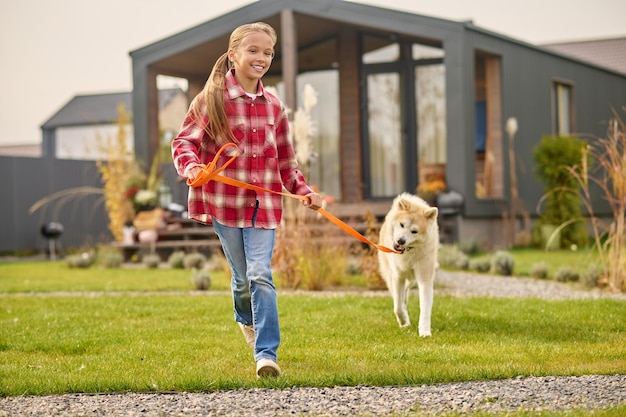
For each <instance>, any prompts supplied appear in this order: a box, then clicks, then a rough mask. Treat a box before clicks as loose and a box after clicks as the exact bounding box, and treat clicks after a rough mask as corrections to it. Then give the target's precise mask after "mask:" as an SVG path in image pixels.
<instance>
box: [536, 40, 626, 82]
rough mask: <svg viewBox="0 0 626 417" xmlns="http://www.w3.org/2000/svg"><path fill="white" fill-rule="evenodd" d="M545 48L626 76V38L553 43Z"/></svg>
mask: <svg viewBox="0 0 626 417" xmlns="http://www.w3.org/2000/svg"><path fill="white" fill-rule="evenodd" d="M543 46H544V47H545V48H548V49H550V50H552V51H555V52H557V53H560V54H563V55H568V56H571V57H573V58H576V59H579V60H581V61H586V62H589V63H593V64H596V65H601V66H603V67H605V68H609V69H612V70H614V71H617V72H619V73H622V74H626V37H624V38H609V39H590V40H583V41H576V42H561V43H551V44H547V45H543Z"/></svg>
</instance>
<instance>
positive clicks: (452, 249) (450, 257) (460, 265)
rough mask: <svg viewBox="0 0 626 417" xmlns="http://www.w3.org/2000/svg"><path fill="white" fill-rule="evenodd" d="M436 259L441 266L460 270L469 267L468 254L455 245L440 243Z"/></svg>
mask: <svg viewBox="0 0 626 417" xmlns="http://www.w3.org/2000/svg"><path fill="white" fill-rule="evenodd" d="M437 259H438V261H439V265H441V266H442V267H447V268H453V269H462V270H463V269H467V268H468V267H469V256H467V255H466V254H465V253H463V252H462V251H460V250H459V248H458V246H456V245H441V247H440V248H439V255H438V256H437Z"/></svg>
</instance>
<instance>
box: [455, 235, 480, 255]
mask: <svg viewBox="0 0 626 417" xmlns="http://www.w3.org/2000/svg"><path fill="white" fill-rule="evenodd" d="M459 250H460V251H461V252H463V253H464V254H466V255H469V256H473V255H477V254H478V253H480V245H479V244H478V241H477V240H476V239H471V240H462V241H460V242H459Z"/></svg>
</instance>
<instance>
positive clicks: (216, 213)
mask: <svg viewBox="0 0 626 417" xmlns="http://www.w3.org/2000/svg"><path fill="white" fill-rule="evenodd" d="M198 99H200V96H198V97H196V100H198ZM224 102H225V109H226V115H227V116H228V121H229V123H230V127H231V129H232V131H233V133H234V135H235V137H236V138H237V139H238V141H239V143H237V147H238V148H239V157H238V158H236V159H235V161H234V162H233V163H231V164H230V165H229V166H228V167H227V168H226V169H225V170H224V171H223V172H222V173H221V175H225V176H228V177H231V178H235V179H237V180H239V181H243V182H247V183H249V184H253V185H256V186H260V187H263V188H267V189H270V190H274V191H282V190H283V187H284V188H285V189H286V190H287V191H289V192H291V193H294V194H300V195H306V194H309V193H311V192H313V191H312V190H311V188H309V186H308V185H307V184H306V182H305V180H304V176H303V175H302V173H301V172H300V171H299V170H298V169H297V166H298V162H297V160H296V157H295V152H294V149H293V145H292V143H291V139H290V137H289V124H288V121H287V115H286V113H285V108H284V106H283V104H282V103H281V102H280V100H279V99H278V98H277V97H275V96H274V95H272V94H270V93H269V92H267V91H266V90H265V89H264V88H263V84H262V83H261V81H259V88H258V92H257V97H255V98H254V99H253V98H251V97H249V96H248V95H247V94H246V92H245V91H244V90H243V88H242V87H241V85H239V83H238V82H237V80H236V78H235V76H234V70H231V71H229V72H228V73H227V74H226V91H225V96H224ZM218 150H219V147H218V146H217V145H216V144H215V142H214V141H213V140H210V138H209V140H207V133H206V131H205V130H204V129H203V128H202V124H200V123H198V120H196V118H195V116H194V114H193V112H192V111H191V109H190V111H188V113H187V115H186V117H185V120H184V122H183V125H182V127H181V130H180V132H179V133H178V135H177V136H176V138H175V139H174V140H173V141H172V157H173V159H174V166H175V167H176V171H177V173H178V175H180V176H182V177H185V178H186V177H187V172H189V170H190V169H191V168H193V167H195V166H197V165H199V164H207V165H208V164H209V163H210V162H211V161H212V160H213V159H214V158H215V155H216V153H217V151H218ZM234 152H235V151H234V148H230V149H228V150H226V151H225V152H224V153H222V154H221V155H220V157H219V160H218V162H217V167H220V166H222V165H223V164H224V163H225V162H226V161H227V160H228V159H230V157H231V156H232V155H233V153H234ZM257 202H258V212H257V217H256V222H255V227H259V228H264V229H275V228H276V227H278V225H279V224H280V221H281V217H282V197H281V196H280V195H277V194H273V193H267V192H258V193H257V192H255V191H252V190H247V189H244V188H239V187H234V186H231V185H227V184H223V183H220V182H217V181H209V182H208V183H207V184H205V185H203V186H201V187H197V188H190V189H189V195H188V211H189V218H190V219H193V220H196V221H199V222H201V223H210V222H211V217H212V216H213V217H215V219H216V220H217V221H218V222H219V223H221V224H223V225H226V226H230V227H252V216H253V215H254V211H255V208H256V206H257Z"/></svg>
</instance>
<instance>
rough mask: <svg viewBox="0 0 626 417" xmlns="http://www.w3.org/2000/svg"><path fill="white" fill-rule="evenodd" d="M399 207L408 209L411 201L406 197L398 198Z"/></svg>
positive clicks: (404, 209)
mask: <svg viewBox="0 0 626 417" xmlns="http://www.w3.org/2000/svg"><path fill="white" fill-rule="evenodd" d="M398 208H399V209H400V210H403V211H408V210H409V209H410V208H411V203H410V202H409V200H407V199H406V198H401V199H400V200H398Z"/></svg>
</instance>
